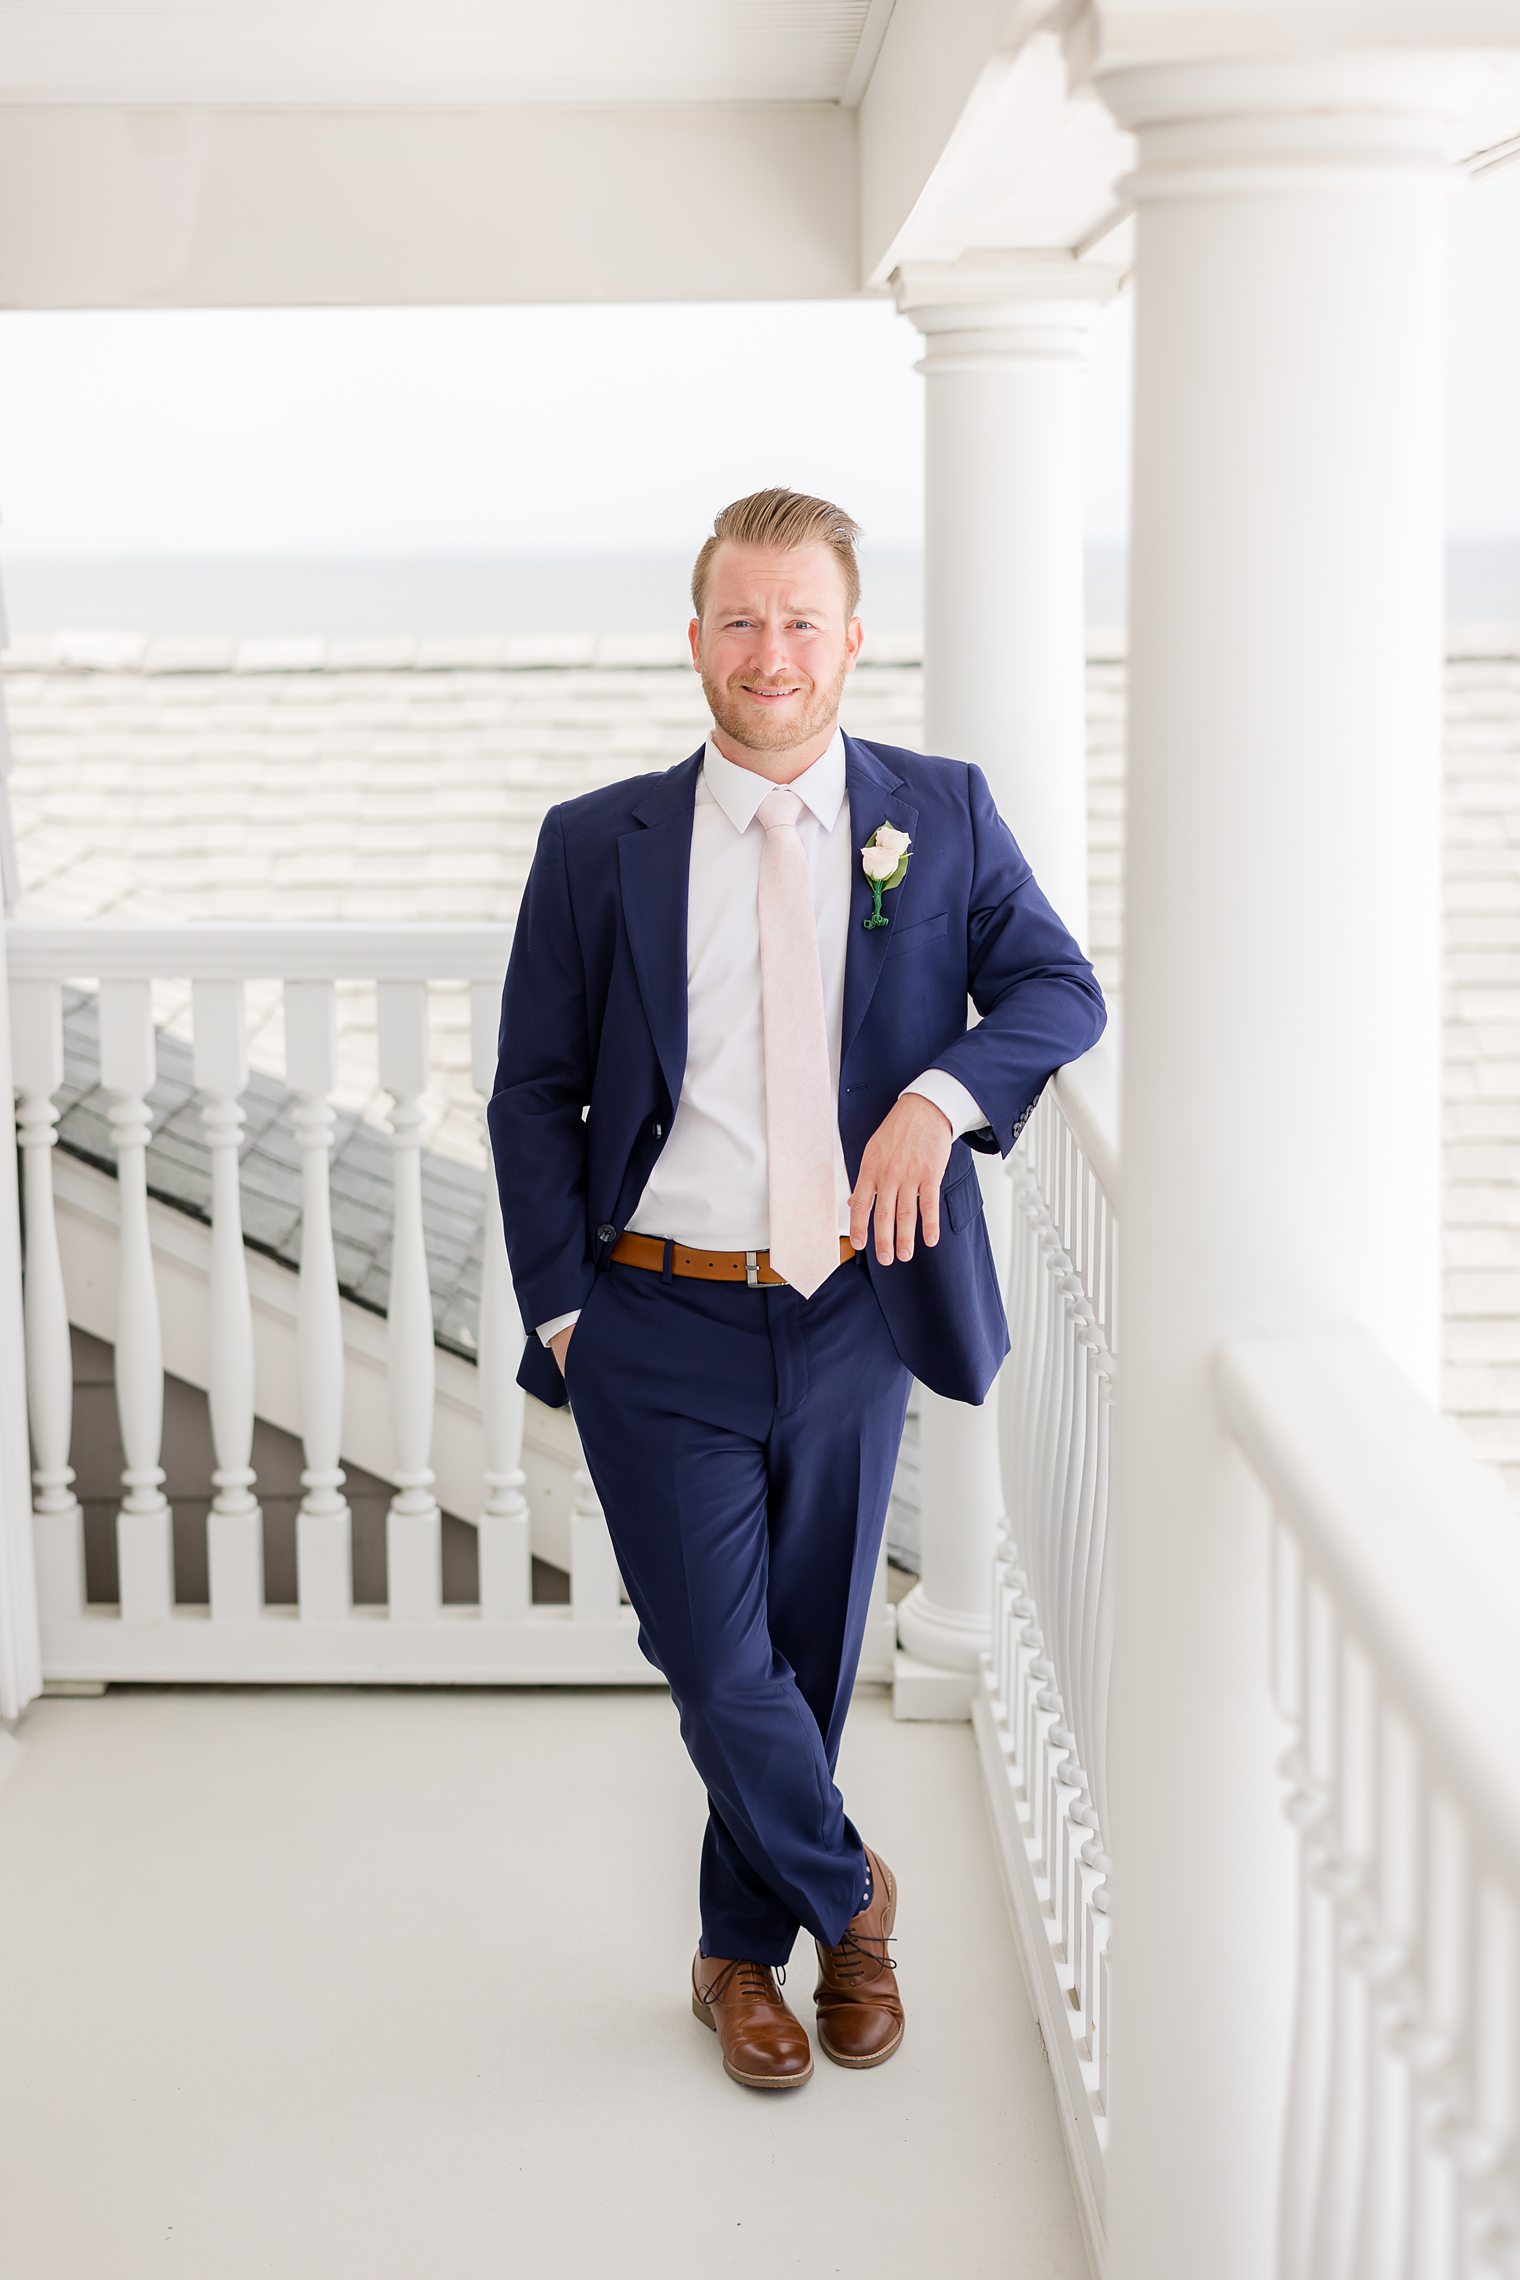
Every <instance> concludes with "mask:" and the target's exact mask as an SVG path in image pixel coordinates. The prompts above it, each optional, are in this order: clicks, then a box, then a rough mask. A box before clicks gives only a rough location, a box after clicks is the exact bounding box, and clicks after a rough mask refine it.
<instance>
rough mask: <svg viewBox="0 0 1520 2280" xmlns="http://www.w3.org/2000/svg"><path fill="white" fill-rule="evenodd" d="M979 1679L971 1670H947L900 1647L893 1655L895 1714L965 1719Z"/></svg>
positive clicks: (902, 1716)
mask: <svg viewBox="0 0 1520 2280" xmlns="http://www.w3.org/2000/svg"><path fill="white" fill-rule="evenodd" d="M979 1684H980V1680H979V1679H978V1677H977V1674H976V1672H975V1671H972V1670H946V1669H945V1667H944V1665H943V1664H942V1663H928V1662H924V1661H923V1660H922V1659H921V1657H919V1656H918V1655H913V1654H909V1653H908V1652H907V1651H906V1649H904V1648H902V1647H899V1648H898V1650H897V1652H896V1654H895V1655H894V1656H893V1657H892V1715H893V1717H894V1718H944V1719H954V1720H956V1721H958V1722H961V1723H965V1722H967V1721H969V1719H970V1717H971V1703H972V1698H973V1696H974V1695H975V1693H976V1690H977V1687H978V1685H979Z"/></svg>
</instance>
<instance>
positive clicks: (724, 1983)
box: [697, 1955, 786, 2003]
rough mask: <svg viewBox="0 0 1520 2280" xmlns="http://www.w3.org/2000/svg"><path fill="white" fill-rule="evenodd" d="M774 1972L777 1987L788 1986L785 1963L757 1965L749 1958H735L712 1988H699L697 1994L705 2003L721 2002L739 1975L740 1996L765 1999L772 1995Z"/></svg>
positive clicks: (713, 1983) (720, 1973)
mask: <svg viewBox="0 0 1520 2280" xmlns="http://www.w3.org/2000/svg"><path fill="white" fill-rule="evenodd" d="M772 1972H774V1973H775V1975H776V1982H775V1983H776V1985H777V1986H779V1987H784V1986H785V1985H786V1965H785V1964H784V1963H755V1962H753V1961H752V1960H751V1959H750V1958H749V1957H748V1956H742V1955H740V1956H735V1957H734V1959H733V1961H732V1962H731V1963H725V1965H724V1966H723V1969H722V1970H721V1971H720V1972H719V1973H718V1976H717V1978H716V1979H715V1980H713V1982H712V1984H711V1985H710V1986H708V1987H699V1988H698V1989H697V1993H698V1994H699V1995H700V1996H701V1998H702V2000H703V2002H704V2003H717V2002H720V2001H721V2000H722V1998H723V1997H724V1996H725V1995H726V1994H727V1992H728V1989H729V1984H730V1982H731V1981H732V1980H733V1978H734V1975H735V1973H737V1974H738V1984H739V1992H740V1994H742V1995H754V1996H758V1997H760V1998H762V1999H764V1998H765V1997H767V1996H769V1995H770V1994H771V1993H772V1984H771V1973H772Z"/></svg>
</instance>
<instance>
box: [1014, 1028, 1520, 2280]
mask: <svg viewBox="0 0 1520 2280" xmlns="http://www.w3.org/2000/svg"><path fill="white" fill-rule="evenodd" d="M1119 1051H1120V1047H1119V1042H1118V1038H1117V1036H1116V1035H1115V1034H1114V1025H1113V1023H1112V1022H1111V1024H1110V1030H1109V1032H1106V1033H1105V1035H1104V1037H1103V1038H1102V1039H1101V1040H1100V1042H1099V1044H1098V1045H1097V1046H1096V1047H1095V1048H1094V1049H1093V1051H1092V1052H1091V1053H1089V1054H1087V1055H1085V1056H1084V1057H1083V1059H1082V1061H1080V1062H1078V1063H1075V1064H1073V1065H1072V1066H1071V1067H1070V1068H1068V1069H1063V1070H1062V1071H1061V1072H1060V1073H1059V1074H1058V1076H1057V1077H1056V1079H1055V1080H1054V1082H1053V1083H1052V1084H1051V1085H1050V1086H1049V1087H1048V1088H1047V1090H1046V1092H1045V1094H1044V1095H1043V1096H1042V1098H1041V1100H1040V1102H1039V1105H1038V1106H1037V1108H1036V1110H1035V1113H1034V1115H1033V1116H1032V1117H1031V1118H1030V1121H1029V1124H1028V1127H1027V1129H1026V1132H1025V1134H1024V1136H1023V1138H1022V1140H1021V1142H1020V1145H1019V1147H1018V1148H1017V1149H1016V1150H1015V1151H1014V1153H1013V1155H1012V1156H1011V1157H1010V1158H1009V1160H1008V1165H1007V1169H1008V1172H1009V1175H1010V1178H1011V1181H1012V1187H1013V1195H1014V1203H1015V1210H1014V1231H1013V1239H1012V1251H1011V1258H1010V1271H1009V1281H1008V1314H1009V1325H1010V1330H1011V1333H1012V1338H1013V1350H1012V1352H1011V1354H1010V1356H1009V1359H1008V1361H1007V1363H1006V1364H1005V1366H1004V1383H1003V1404H1002V1411H1001V1425H1002V1436H1003V1449H1004V1485H1005V1492H1006V1502H1007V1510H1008V1519H1007V1523H1006V1527H1005V1530H1004V1534H1003V1538H1002V1541H1001V1543H1000V1544H999V1547H998V1551H997V1554H996V1558H995V1561H994V1569H993V1625H992V1645H991V1650H990V1652H989V1653H988V1654H987V1655H986V1656H985V1657H984V1658H983V1664H982V1687H981V1692H980V1695H979V1696H978V1698H977V1699H976V1701H975V1704H974V1710H973V1716H974V1721H975V1725H976V1728H977V1733H978V1738H979V1741H980V1744H981V1754H982V1762H983V1768H984V1772H985V1775H986V1778H987V1785H988V1798H989V1803H990V1805H991V1808H992V1815H993V1820H994V1824H995V1826H996V1828H997V1830H998V1833H999V1837H1000V1840H1001V1845H1000V1850H1001V1855H1002V1859H1003V1864H1004V1869H1005V1873H1006V1876H1007V1880H1008V1884H1009V1888H1010V1895H1011V1900H1012V1903H1013V1909H1014V1915H1015V1918H1016V1921H1017V1923H1018V1927H1019V1935H1020V1939H1019V1944H1020V1949H1021V1958H1022V1962H1023V1965H1024V1969H1025V1977H1026V1981H1027V1984H1028V1988H1029V1992H1030V1997H1031V2001H1032V2003H1033V2005H1034V2008H1035V2010H1036V2014H1037V2016H1038V2017H1039V2019H1040V2023H1041V2028H1042V2032H1043V2034H1044V2037H1045V2042H1046V2047H1047V2050H1048V2053H1049V2056H1050V2060H1051V2065H1052V2069H1053V2071H1054V2074H1055V2077H1056V2082H1057V2088H1058V2096H1059V2100H1060V2105H1061V2110H1062V2119H1063V2124H1064V2126H1065V2129H1066V2136H1067V2148H1068V2153H1069V2155H1070V2157H1071V2165H1072V2170H1073V2174H1074V2177H1075V2180H1076V2184H1077V2190H1078V2201H1079V2206H1080V2207H1081V2210H1082V2215H1083V2220H1084V2225H1085V2227H1086V2232H1087V2239H1088V2245H1089V2251H1090V2255H1091V2258H1092V2263H1093V2269H1094V2271H1095V2272H1096V2271H1099V2270H1101V2269H1103V2267H1104V2261H1105V2253H1106V2239H1107V2223H1106V2190H1105V2169H1106V2161H1107V2152H1108V2133H1109V2108H1108V2019H1109V2003H1108V1987H1109V1970H1110V1965H1111V1961H1112V1950H1111V1944H1110V1941H1109V1938H1108V1925H1109V1890H1108V1871H1109V1865H1110V1864H1109V1857H1108V1853H1107V1850H1106V1848H1105V1837H1106V1832H1107V1830H1108V1827H1109V1789H1108V1758H1107V1750H1106V1746H1105V1745H1106V1739H1107V1732H1108V1718H1109V1674H1110V1664H1111V1647H1112V1635H1113V1617H1114V1608H1113V1595H1112V1571H1113V1562H1112V1556H1111V1550H1112V1547H1111V1541H1110V1532H1109V1510H1108V1455H1109V1435H1110V1426H1111V1422H1112V1417H1113V1400H1114V1374H1115V1351H1116V1345H1117V1339H1116V1333H1115V1292H1116V1266H1117V1258H1116V1236H1117V1190H1118V1162H1117V1146H1116V1133H1117V1115H1116V1102H1117V1092H1118V1088H1117V1077H1118V1061H1119ZM1216 1367H1217V1374H1218V1384H1219V1389H1220V1397H1221V1403H1222V1409H1223V1415H1224V1419H1225V1422H1226V1425H1227V1427H1228V1428H1229V1430H1230V1431H1231V1433H1232V1434H1233V1436H1234V1437H1235V1439H1236V1441H1237V1443H1238V1445H1239V1447H1240V1449H1241V1451H1242V1453H1243V1455H1244V1456H1245V1458H1246V1460H1247V1462H1248V1463H1249V1464H1250V1466H1251V1467H1252V1469H1253V1471H1254V1472H1255V1474H1256V1475H1257V1477H1258V1478H1259V1480H1260V1482H1261V1483H1262V1485H1263V1487H1264V1490H1265V1492H1266V1496H1267V1497H1268V1499H1269V1500H1270V1508H1269V1515H1268V1524H1267V1526H1266V1528H1265V1530H1264V1532H1263V1543H1264V1544H1265V1545H1267V1546H1269V1547H1270V1549H1269V1558H1268V1562H1267V1570H1268V1572H1265V1573H1264V1574H1263V1577H1262V1588H1263V1592H1264V1594H1265V1595H1266V1603H1267V1605H1268V1607H1269V1609H1270V1615H1271V1631H1270V1636H1271V1641H1272V1668H1271V1669H1270V1670H1263V1671H1262V1672H1261V1673H1260V1674H1259V1675H1260V1684H1261V1687H1262V1688H1263V1689H1264V1690H1266V1689H1270V1691H1271V1700H1272V1702H1273V1704H1274V1705H1275V1708H1276V1709H1277V1711H1279V1712H1280V1714H1281V1716H1282V1718H1283V1719H1284V1721H1285V1722H1286V1730H1287V1734H1288V1742H1287V1747H1286V1749H1285V1750H1284V1753H1283V1756H1282V1758H1281V1761H1280V1762H1281V1770H1282V1773H1283V1776H1284V1779H1285V1796H1284V1798H1283V1800H1282V1804H1283V1809H1284V1811H1285V1813H1286V1815H1287V1818H1288V1820H1289V1821H1290V1823H1291V1824H1292V1826H1293V1828H1294V1829H1295V1831H1296V1832H1297V1838H1298V1850H1299V1896H1298V1915H1297V1923H1296V1925H1292V1926H1290V1925H1288V1924H1286V1923H1285V1924H1284V1925H1283V1927H1282V1930H1283V1936H1284V1940H1285V1942H1286V1944H1287V1945H1288V1946H1289V1947H1290V1948H1292V1949H1293V1950H1294V1951H1295V1964H1294V1977H1293V1984H1294V1989H1295V2005H1296V2010H1295V2019H1294V2032H1293V2045H1292V2062H1291V2070H1290V2073H1289V2077H1288V2079H1287V2081H1286V2082H1285V2084H1284V2085H1283V2094H1282V2099H1281V2105H1280V2110H1279V2123H1280V2128H1279V2132H1278V2134H1277V2135H1276V2136H1275V2137H1274V2136H1273V2135H1272V2133H1270V2132H1267V2133H1264V2136H1263V2141H1262V2144H1261V2148H1260V2158H1261V2160H1262V2161H1263V2162H1264V2163H1266V2164H1267V2165H1268V2170H1267V2179H1268V2190H1267V2191H1266V2192H1265V2193H1261V2194H1257V2193H1255V2192H1253V2194H1252V2197H1253V2198H1255V2199H1260V2200H1262V2201H1263V2202H1265V2203H1266V2204H1268V2205H1272V2204H1273V2203H1275V2206H1276V2209H1277V2225H1278V2233H1277V2238H1276V2241H1275V2243H1274V2244H1273V2256H1274V2259H1275V2262H1274V2269H1275V2270H1276V2272H1277V2273H1278V2274H1279V2275H1280V2280H1499V2276H1500V2275H1510V2276H1513V2275H1517V2274H1520V1649H1517V1641H1520V1530H1517V1529H1516V1526H1515V1522H1514V1515H1513V1513H1512V1511H1511V1509H1510V1505H1509V1501H1508V1499H1507V1497H1506V1496H1505V1494H1504V1492H1503V1490H1502V1488H1501V1486H1500V1485H1499V1483H1498V1481H1497V1480H1496V1479H1495V1478H1494V1476H1493V1475H1492V1474H1490V1473H1489V1472H1487V1471H1486V1470H1485V1469H1484V1468H1483V1467H1482V1466H1480V1465H1479V1464H1478V1463H1477V1462H1476V1460H1475V1459H1474V1458H1473V1457H1472V1456H1471V1454H1470V1453H1469V1452H1468V1450H1467V1448H1466V1446H1465V1444H1464V1443H1463V1441H1462V1440H1461V1437H1460V1435H1459V1434H1458V1432H1457V1431H1456V1429H1455V1427H1454V1426H1453V1425H1452V1424H1451V1423H1450V1421H1449V1420H1447V1419H1444V1418H1442V1417H1440V1416H1439V1415H1437V1414H1436V1413H1435V1412H1434V1411H1433V1410H1432V1409H1430V1407H1429V1406H1428V1405H1427V1404H1426V1403H1425V1402H1424V1401H1422V1400H1421V1398H1420V1396H1419V1395H1418V1393H1417V1392H1416V1390H1415V1389H1414V1388H1413V1387H1412V1386H1411V1385H1410V1384H1409V1383H1408V1382H1407V1381H1406V1380H1405V1379H1404V1378H1403V1377H1402V1375H1401V1374H1400V1373H1399V1371H1398V1370H1397V1369H1395V1367H1394V1366H1393V1365H1392V1363H1391V1362H1390V1361H1389V1360H1388V1359H1387V1358H1386V1357H1385V1356H1384V1355H1383V1354H1382V1352H1381V1351H1380V1349H1379V1348H1378V1347H1377V1346H1376V1344H1375V1343H1374V1341H1373V1340H1371V1339H1370V1338H1369V1337H1368V1336H1366V1335H1365V1334H1364V1333H1362V1332H1361V1331H1359V1330H1354V1329H1352V1330H1347V1331H1346V1332H1345V1333H1343V1334H1340V1335H1322V1336H1308V1335H1305V1336H1302V1337H1289V1336H1276V1337H1264V1336H1251V1337H1241V1338H1238V1339H1233V1340H1231V1341H1229V1342H1228V1343H1227V1344H1226V1345H1225V1347H1224V1348H1223V1349H1222V1351H1221V1353H1220V1355H1219V1357H1218V1360H1217V1365H1216ZM1122 1524H1123V1515H1122V1513H1120V1514H1117V1515H1116V1516H1115V1525H1116V1526H1122ZM1118 1708H1119V1714H1121V1715H1122V1705H1120V1706H1118ZM1208 1714H1209V1706H1208V1704H1206V1703H1200V1704H1199V1715H1200V1716H1207V1715H1208ZM1265 1803H1266V1804H1267V1806H1268V1808H1270V1800H1268V1801H1265ZM1231 1874H1232V1871H1231V1867H1230V1864H1229V1862H1228V1861H1221V1864H1220V1895H1219V1904H1220V1906H1221V1907H1224V1908H1228V1907H1230V1906H1231V1904H1232V1901H1231V1895H1230V1889H1229V1886H1230V1877H1231ZM1122 1895H1123V1882H1122V1874H1121V1878H1120V1908H1121V1914H1122V1905H1123V1900H1122ZM1122 1968H1123V1969H1124V1970H1125V1971H1137V1972H1143V1971H1144V1970H1145V1968H1146V1959H1145V1957H1144V1955H1142V1954H1138V1953H1136V1952H1135V1951H1134V1950H1133V1949H1132V1948H1131V1947H1130V1946H1129V1945H1128V1944H1126V1945H1125V1947H1124V1950H1123V1965H1122ZM1246 2182H1247V2181H1244V2180H1242V2181H1241V2184H1242V2188H1243V2187H1244V2185H1245V2184H1246Z"/></svg>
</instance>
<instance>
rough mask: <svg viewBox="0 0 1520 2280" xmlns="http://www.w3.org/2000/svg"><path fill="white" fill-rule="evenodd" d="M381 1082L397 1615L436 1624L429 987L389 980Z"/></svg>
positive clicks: (438, 1539) (383, 1002) (381, 1012)
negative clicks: (425, 1159)
mask: <svg viewBox="0 0 1520 2280" xmlns="http://www.w3.org/2000/svg"><path fill="white" fill-rule="evenodd" d="M376 997H377V1011H378V1017H379V1019H378V1028H379V1048H380V1053H379V1058H380V1082H381V1084H382V1085H383V1086H384V1088H385V1090H386V1091H387V1092H388V1093H390V1095H391V1096H392V1098H393V1100H394V1101H395V1104H396V1105H395V1107H394V1108H393V1109H392V1111H391V1131H392V1134H393V1136H394V1141H393V1146H392V1150H391V1166H392V1174H393V1178H394V1181H395V1213H394V1219H393V1222H392V1234H391V1290H390V1306H389V1309H388V1313H387V1328H388V1332H389V1340H388V1350H389V1363H390V1395H391V1430H392V1434H393V1437H394V1439H395V1444H396V1472H395V1480H396V1494H395V1496H394V1497H393V1498H392V1499H391V1505H390V1510H389V1511H388V1512H387V1514H386V1523H385V1545H386V1560H387V1566H388V1572H389V1577H390V1587H389V1588H390V1601H389V1604H390V1612H391V1614H392V1616H394V1617H396V1618H398V1619H399V1620H403V1621H407V1622H414V1623H423V1622H436V1621H437V1620H438V1618H439V1614H440V1612H441V1610H442V1605H443V1515H442V1513H441V1512H440V1511H439V1508H438V1499H437V1497H436V1496H435V1495H434V1494H433V1478H434V1476H433V1468H432V1465H431V1464H430V1462H429V1458H430V1455H431V1452H432V1445H433V1401H434V1376H435V1368H434V1351H433V1300H432V1293H431V1290H430V1289H429V1285H428V1266H427V1248H426V1245H425V1243H424V1241H423V1231H422V1162H421V1144H422V1132H421V1127H422V1116H423V1112H422V1109H421V1107H420V1105H419V1096H420V1094H421V1093H422V1091H423V1089H424V1087H425V1086H426V1084H427V1078H428V1009H427V987H426V984H425V983H422V982H381V983H380V984H379V985H378V989H377V992H376Z"/></svg>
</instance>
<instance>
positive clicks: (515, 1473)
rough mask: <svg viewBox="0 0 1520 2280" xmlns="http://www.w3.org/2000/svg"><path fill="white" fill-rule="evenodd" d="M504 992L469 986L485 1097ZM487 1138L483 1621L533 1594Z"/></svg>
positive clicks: (481, 1366) (516, 1337)
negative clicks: (501, 997)
mask: <svg viewBox="0 0 1520 2280" xmlns="http://www.w3.org/2000/svg"><path fill="white" fill-rule="evenodd" d="M500 996H501V993H500V991H499V989H498V988H497V986H496V984H495V983H494V982H476V983H474V984H473V985H472V987H471V991H470V1044H471V1058H472V1065H473V1068H474V1074H475V1088H476V1090H477V1092H479V1093H480V1094H481V1095H482V1096H483V1097H484V1098H489V1097H490V1092H491V1087H492V1085H493V1084H494V1083H495V1081H496V1062H497V1041H498V1022H499V1020H500V1012H501V1006H500ZM481 1136H482V1139H483V1141H484V1146H485V1165H486V1215H485V1224H484V1226H483V1227H482V1229H481V1242H482V1244H483V1246H484V1256H483V1257H482V1260H481V1266H480V1330H479V1344H478V1347H477V1370H476V1375H477V1378H478V1381H479V1386H480V1421H481V1427H482V1430H483V1434H484V1438H485V1446H486V1477H485V1498H484V1501H483V1503H482V1505H481V1511H480V1521H479V1527H478V1535H479V1541H480V1613H481V1618H482V1620H483V1621H484V1622H487V1623H507V1622H516V1621H518V1620H520V1619H521V1618H522V1617H524V1616H526V1615H527V1614H528V1613H529V1611H530V1609H531V1607H532V1602H533V1538H532V1527H531V1523H530V1517H529V1513H528V1500H527V1497H526V1496H525V1495H524V1493H523V1491H524V1488H525V1486H526V1484H527V1474H526V1473H525V1472H524V1471H523V1463H522V1444H523V1424H524V1413H525V1410H526V1406H527V1395H526V1394H525V1393H524V1391H523V1389H522V1387H521V1386H520V1385H519V1384H518V1382H517V1370H518V1364H519V1358H520V1356H521V1354H522V1347H523V1330H522V1324H521V1321H520V1318H519V1316H518V1312H517V1302H516V1299H515V1297H514V1296H513V1291H512V1275H511V1270H510V1268H509V1266H508V1263H507V1246H506V1239H505V1236H504V1235H503V1232H502V1223H501V1196H500V1193H499V1192H498V1189H497V1186H496V1167H495V1160H494V1157H493V1155H492V1150H491V1139H490V1134H489V1132H488V1131H487V1130H486V1125H485V1119H484V1117H483V1116H482V1119H481Z"/></svg>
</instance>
